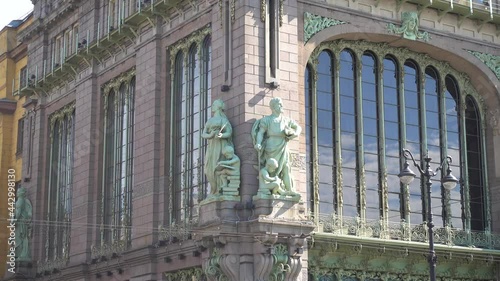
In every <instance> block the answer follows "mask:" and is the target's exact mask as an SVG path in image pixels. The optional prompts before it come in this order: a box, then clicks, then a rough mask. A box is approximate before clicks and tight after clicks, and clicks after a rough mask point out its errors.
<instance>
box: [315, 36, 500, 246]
mask: <svg viewBox="0 0 500 281" xmlns="http://www.w3.org/2000/svg"><path fill="white" fill-rule="evenodd" d="M346 50H348V51H349V52H350V53H351V54H352V56H353V64H352V72H353V73H354V75H355V79H354V81H353V83H354V85H353V88H352V90H353V91H354V93H355V100H354V102H353V105H354V108H355V114H357V115H358V117H357V118H355V120H356V121H355V127H356V129H355V134H357V135H358V136H357V137H356V140H355V146H356V151H357V157H356V167H355V174H356V182H355V183H353V184H354V185H355V187H356V194H357V199H356V200H357V202H356V207H357V208H358V213H357V216H355V217H346V216H345V215H343V204H344V199H345V198H344V194H345V192H346V190H345V188H344V185H345V182H344V181H345V180H346V179H345V177H344V175H343V173H342V171H343V165H344V164H345V160H344V159H342V155H341V153H340V152H341V150H342V149H343V148H342V141H341V130H343V129H342V128H343V127H342V124H341V122H342V118H341V114H342V113H341V112H342V111H343V110H344V111H345V109H344V108H343V107H341V103H340V99H341V94H342V87H345V83H340V82H341V81H340V79H339V77H340V76H341V75H340V71H341V69H340V65H341V62H340V56H341V54H342V52H345V51H346ZM324 52H328V53H329V54H331V57H332V64H331V73H332V75H331V76H332V81H331V91H332V95H333V101H332V103H333V104H334V106H333V107H334V108H333V109H332V112H331V114H332V122H333V125H332V126H333V127H332V133H333V137H332V139H333V140H332V144H331V148H332V151H333V157H334V160H333V166H332V171H331V172H330V173H331V175H328V174H327V176H328V177H331V178H332V179H333V182H332V186H330V187H329V188H332V189H333V190H334V193H335V194H334V200H333V203H332V204H334V206H335V207H334V211H333V212H331V213H328V214H321V213H320V211H319V210H320V200H321V198H320V191H321V189H320V177H324V176H325V173H323V174H322V173H321V172H320V163H319V154H320V152H319V147H318V143H319V142H320V140H318V138H319V135H318V125H319V124H318V119H319V117H318V112H319V110H320V109H319V108H318V106H321V105H319V104H318V97H317V91H318V89H319V88H318V87H322V88H324V85H319V84H318V75H320V74H319V73H318V71H319V69H318V64H319V63H320V60H319V57H320V55H321V54H324ZM366 54H372V55H373V57H374V58H375V73H374V74H375V76H376V77H377V78H376V79H377V83H376V85H375V86H374V88H375V89H376V95H377V101H376V107H377V109H376V112H377V125H376V127H377V130H378V132H379V135H378V137H377V139H378V142H379V144H378V155H379V156H378V158H379V159H378V165H379V171H378V172H379V176H378V184H379V191H378V192H379V194H380V217H379V219H378V220H368V219H367V218H366V210H367V207H366V204H367V203H366V199H367V195H366V191H367V190H366V186H367V183H366V176H365V174H366V171H365V166H364V164H365V163H364V160H363V155H364V154H363V153H364V150H363V148H364V144H363V135H364V134H363V127H364V126H363V114H364V112H365V111H366V110H367V108H363V106H364V104H363V89H362V88H363V83H364V82H363V81H362V79H361V77H362V71H363V63H362V57H363V56H364V55H366ZM385 58H391V59H394V60H395V61H396V62H397V63H396V75H397V77H396V80H397V93H398V104H399V105H400V106H398V107H399V108H398V112H399V113H398V114H399V119H398V120H399V125H398V126H399V134H400V144H399V145H400V148H403V147H405V146H406V145H407V144H408V140H407V139H406V128H405V125H404V124H406V122H405V117H406V116H405V107H406V105H405V90H406V89H405V85H404V82H405V81H404V78H405V63H406V62H409V61H411V62H412V63H413V64H415V66H416V67H415V71H416V75H417V76H415V77H416V78H415V79H416V81H415V84H416V86H417V91H418V104H419V109H420V110H423V114H422V113H420V114H419V117H418V119H419V124H420V126H421V127H422V128H425V129H422V128H420V129H419V131H420V132H419V134H420V137H419V138H420V141H419V143H418V145H419V146H420V147H419V151H420V152H423V153H418V156H417V159H423V154H424V153H425V151H426V150H427V148H428V144H427V141H426V139H427V137H426V130H427V125H426V123H425V122H426V116H425V115H426V114H427V113H426V111H425V98H426V96H425V95H424V94H423V93H424V92H425V91H424V90H425V89H424V85H425V81H426V79H425V77H426V69H429V67H432V69H434V70H435V71H436V73H437V74H438V75H439V77H438V78H437V84H438V86H437V87H438V88H437V94H438V96H439V97H440V98H439V101H438V102H439V106H440V108H441V110H440V111H439V120H441V121H440V126H441V128H443V127H444V128H446V124H445V122H444V121H442V120H446V116H444V115H446V112H445V111H444V110H443V108H444V107H442V106H443V105H444V103H445V98H444V96H445V93H446V92H447V86H446V83H447V79H449V78H450V77H452V78H455V82H456V86H457V89H458V93H457V94H458V96H457V97H456V98H457V100H456V102H457V104H456V107H457V109H456V110H457V115H458V121H457V122H458V126H459V127H460V130H459V141H460V149H459V151H460V152H459V153H460V157H458V158H460V159H454V160H455V163H454V165H457V167H453V169H459V170H460V171H459V172H460V174H461V175H462V181H461V186H459V187H457V188H459V189H460V188H461V192H462V198H461V202H462V222H463V226H459V227H458V228H457V226H452V225H449V223H448V222H449V218H448V217H447V216H448V215H447V214H448V213H449V210H448V208H449V206H448V205H449V204H447V202H449V201H448V200H449V196H448V195H447V194H445V193H443V199H442V200H443V210H442V211H443V214H445V216H446V217H443V220H444V221H445V222H444V224H445V225H443V226H439V225H438V226H437V227H438V230H437V232H438V233H439V235H441V239H440V240H438V242H437V243H448V242H450V241H451V240H453V239H454V240H453V241H452V242H450V243H458V244H461V245H471V244H473V245H475V246H479V247H491V246H492V245H491V243H486V242H485V243H483V242H481V239H482V238H485V237H483V236H485V235H486V236H491V233H490V232H491V214H490V208H489V192H488V184H487V173H486V171H487V167H486V161H485V159H486V154H485V131H484V130H485V124H484V122H485V118H484V112H485V105H484V102H483V99H482V98H481V97H480V95H479V94H478V93H477V91H476V90H475V89H474V88H473V87H472V85H471V83H470V82H469V78H468V77H467V76H466V75H465V74H463V73H460V72H458V71H457V70H455V69H453V68H451V67H450V66H449V65H448V64H447V63H444V62H441V61H438V60H435V59H432V58H430V57H429V56H427V55H425V54H420V53H416V52H413V51H410V50H408V49H405V48H395V47H391V46H389V45H387V44H384V43H371V42H365V41H348V40H337V41H331V42H324V43H322V44H320V46H318V47H317V48H316V49H315V50H314V51H313V53H312V54H311V56H310V59H309V62H308V65H307V67H306V75H305V78H306V81H305V87H306V88H305V90H306V95H309V96H308V97H306V108H305V109H306V116H307V118H306V119H307V120H308V121H307V122H310V123H308V124H306V128H307V130H306V131H307V134H308V135H307V137H306V139H307V145H308V156H307V159H308V162H309V163H308V169H309V171H308V182H309V183H310V185H311V190H310V195H309V198H308V199H309V201H310V206H311V210H312V213H313V215H314V218H315V221H316V223H317V224H318V226H319V230H320V231H323V232H332V233H336V234H343V235H357V236H366V237H375V238H382V239H400V240H412V241H425V239H426V238H425V235H426V229H425V224H423V223H421V222H419V224H418V225H412V224H411V222H410V214H411V210H410V206H409V205H410V204H409V202H410V200H409V198H410V197H409V196H410V190H409V188H408V186H403V185H401V192H400V193H399V194H398V196H399V197H400V204H401V205H400V213H401V220H397V221H391V220H389V219H388V211H389V203H388V194H389V187H388V182H387V173H388V171H387V170H388V167H387V163H386V162H385V161H384V159H385V158H386V157H385V156H386V154H385V153H386V152H385V141H386V137H385V135H384V132H385V131H384V110H383V108H384V107H383V106H384V101H383V100H384V96H383V93H384V83H383V71H384V59H385ZM323 82H324V83H326V82H327V81H326V80H323ZM328 83H329V82H328ZM337 93H339V94H337ZM467 99H471V100H474V101H475V103H476V105H477V106H476V108H475V110H476V112H477V120H476V124H477V125H479V126H480V129H478V131H477V133H478V136H477V137H478V138H477V139H478V140H477V142H479V143H478V144H477V150H479V158H480V160H479V161H480V163H481V165H482V166H481V167H482V169H481V170H478V169H476V171H477V172H478V173H480V176H479V177H480V182H481V184H482V186H481V191H480V192H479V193H481V196H482V199H481V204H482V208H483V211H482V213H483V220H484V221H483V225H482V229H471V219H472V220H473V219H474V218H471V212H470V205H469V204H470V193H469V180H468V178H469V177H468V174H467V173H468V171H469V170H470V168H469V167H468V162H467V154H468V153H467V152H466V149H463V148H465V147H467V148H469V146H468V143H467V138H468V136H467V135H466V128H467V127H466V124H465V122H466V119H465V113H466V109H467V108H469V109H470V107H471V106H470V105H469V106H467V105H466V100H467ZM401 105H405V106H401ZM431 113H432V112H431ZM429 114H430V113H429ZM433 114H434V113H433ZM321 120H322V122H321V123H322V124H321V126H324V123H325V122H323V119H321ZM469 138H470V136H469ZM440 141H441V143H445V144H446V143H447V142H446V135H444V136H443V135H441V136H440ZM429 146H430V144H429ZM440 153H441V155H446V148H441V151H440ZM401 158H402V157H401V155H399V167H397V168H398V169H399V170H400V169H401V166H402V162H403V159H401ZM436 161H439V160H436ZM343 162H344V163H343ZM456 163H458V164H456ZM458 166H459V167H458ZM456 172H457V171H455V173H456ZM416 182H419V181H416ZM418 184H420V185H421V183H417V185H418ZM441 189H442V188H441ZM418 192H420V191H418ZM351 193H352V192H351ZM422 193H423V192H422ZM421 195H422V194H421ZM421 198H425V197H423V196H421ZM421 200H422V202H421V204H422V205H424V204H427V202H425V201H423V199H421ZM476 202H477V200H476ZM433 207H435V205H434V204H433ZM422 210H425V208H422ZM447 212H448V213H447ZM434 213H436V211H434ZM424 215H425V214H422V217H423V218H425V217H424ZM417 233H419V234H418V235H417ZM417 236H418V237H417ZM451 236H454V237H455V238H456V237H460V239H458V238H456V239H455V238H452V237H451ZM445 237H446V238H445ZM441 240H443V241H441ZM459 240H460V241H459ZM486 240H488V241H491V237H486Z"/></svg>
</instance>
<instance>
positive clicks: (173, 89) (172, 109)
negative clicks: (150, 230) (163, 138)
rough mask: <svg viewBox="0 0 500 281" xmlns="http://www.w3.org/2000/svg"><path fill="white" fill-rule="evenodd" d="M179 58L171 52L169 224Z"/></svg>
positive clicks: (170, 218)
mask: <svg viewBox="0 0 500 281" xmlns="http://www.w3.org/2000/svg"><path fill="white" fill-rule="evenodd" d="M176 62H177V59H175V54H174V53H173V51H172V53H171V54H170V80H171V83H170V93H171V95H170V145H169V146H170V148H169V172H168V174H169V179H168V191H167V193H168V211H169V213H168V225H172V222H173V220H174V218H173V214H174V210H173V203H174V202H173V198H174V196H175V188H174V184H173V178H174V170H173V167H174V160H175V153H174V143H176V142H177V134H176V133H175V129H174V126H175V120H176V119H175V118H176V117H177V116H176V114H174V113H176V112H177V110H176V104H175V103H176V102H177V99H175V96H176V94H177V88H176V86H178V85H176V81H177V76H176V75H178V73H176V72H175V70H177V64H176Z"/></svg>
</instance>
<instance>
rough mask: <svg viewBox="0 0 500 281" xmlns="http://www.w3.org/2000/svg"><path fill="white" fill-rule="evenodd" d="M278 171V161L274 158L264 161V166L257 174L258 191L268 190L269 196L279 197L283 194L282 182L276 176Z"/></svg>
mask: <svg viewBox="0 0 500 281" xmlns="http://www.w3.org/2000/svg"><path fill="white" fill-rule="evenodd" d="M277 169H278V161H276V159H274V158H269V159H267V161H266V166H265V167H264V168H262V169H260V174H259V189H261V190H269V191H270V192H271V194H274V195H280V194H282V193H283V191H284V190H283V187H284V185H283V181H282V180H281V179H280V178H279V177H278V176H277V175H276V170H277Z"/></svg>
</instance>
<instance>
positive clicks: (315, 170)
mask: <svg viewBox="0 0 500 281" xmlns="http://www.w3.org/2000/svg"><path fill="white" fill-rule="evenodd" d="M314 62H315V63H313V64H312V67H311V68H310V69H311V72H310V74H309V75H310V77H309V79H310V81H311V82H312V83H310V87H311V88H312V89H311V90H310V91H309V93H306V95H309V94H310V99H311V111H312V114H311V116H310V118H311V119H312V120H311V123H312V124H313V126H312V136H311V144H312V151H311V152H312V155H311V158H312V163H313V164H312V174H313V190H314V191H313V202H314V203H313V204H314V205H313V213H314V221H315V223H316V225H319V215H320V209H319V200H320V198H319V196H320V195H319V149H318V125H317V124H318V96H317V92H316V90H317V89H318V60H315V61H314ZM332 72H333V71H332ZM332 74H333V73H332ZM332 79H333V77H332ZM306 83H308V81H307V82H306ZM311 93H312V94H311ZM332 94H334V93H332Z"/></svg>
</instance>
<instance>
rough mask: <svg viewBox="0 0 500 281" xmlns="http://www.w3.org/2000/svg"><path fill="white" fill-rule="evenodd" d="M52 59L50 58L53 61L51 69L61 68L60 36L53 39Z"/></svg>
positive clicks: (61, 44) (61, 46)
mask: <svg viewBox="0 0 500 281" xmlns="http://www.w3.org/2000/svg"><path fill="white" fill-rule="evenodd" d="M53 54H54V57H53V58H52V61H53V63H54V64H53V69H56V68H58V67H60V66H61V63H62V54H63V37H62V36H57V37H56V38H55V39H54V52H53Z"/></svg>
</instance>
